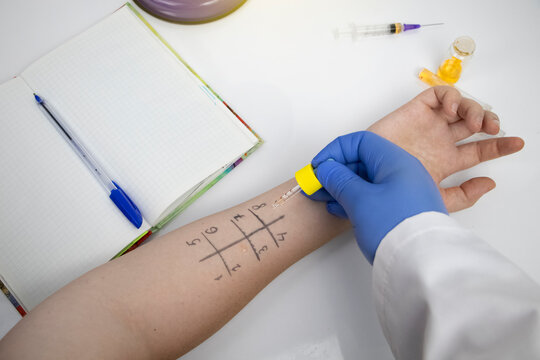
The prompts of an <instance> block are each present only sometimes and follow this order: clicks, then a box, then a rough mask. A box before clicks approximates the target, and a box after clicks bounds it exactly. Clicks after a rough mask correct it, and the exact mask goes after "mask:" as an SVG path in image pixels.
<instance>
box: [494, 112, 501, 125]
mask: <svg viewBox="0 0 540 360" xmlns="http://www.w3.org/2000/svg"><path fill="white" fill-rule="evenodd" d="M493 121H496V122H498V123H500V122H501V121H500V120H499V117H498V116H497V115H495V114H493Z"/></svg>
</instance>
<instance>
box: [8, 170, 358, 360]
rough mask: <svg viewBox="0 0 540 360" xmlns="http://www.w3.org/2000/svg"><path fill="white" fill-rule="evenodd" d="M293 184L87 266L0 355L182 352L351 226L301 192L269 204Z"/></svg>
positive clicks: (11, 337) (21, 328) (19, 329)
mask: <svg viewBox="0 0 540 360" xmlns="http://www.w3.org/2000/svg"><path fill="white" fill-rule="evenodd" d="M293 185H294V181H292V180H290V181H288V182H286V183H284V184H282V185H280V186H278V187H276V188H274V189H272V190H270V191H268V192H266V193H264V194H262V195H260V196H258V197H256V198H254V199H252V200H250V201H247V202H245V203H243V204H240V205H238V206H236V207H233V208H231V209H228V210H225V211H222V212H220V213H217V214H214V215H211V216H208V217H206V218H203V219H201V220H198V221H195V222H193V223H191V224H189V225H186V226H184V227H182V228H180V229H177V230H175V231H173V232H171V233H168V234H166V235H164V236H162V237H160V238H158V239H155V240H153V241H151V242H150V243H148V244H146V245H144V246H142V247H141V248H139V249H137V250H136V251H133V252H131V253H129V254H127V255H125V256H122V257H121V258H119V259H116V260H114V261H111V262H109V263H107V264H105V265H103V266H101V267H99V268H97V269H95V270H93V271H91V272H89V273H88V274H86V275H84V276H83V277H81V278H79V279H77V280H76V281H74V282H73V283H71V284H69V285H68V286H66V287H65V288H63V289H61V290H60V291H59V292H58V293H56V294H54V295H53V296H51V297H50V298H48V299H47V300H46V301H45V302H44V303H42V304H41V305H40V306H38V307H37V308H36V309H35V310H34V311H33V312H31V313H30V314H29V315H28V316H27V317H26V318H25V319H23V321H21V322H20V323H19V324H18V325H17V326H16V327H15V328H14V329H13V331H12V332H10V333H9V334H8V335H7V336H6V337H5V338H4V340H3V344H2V345H1V346H0V354H2V350H1V348H3V350H4V351H6V352H9V353H10V354H13V356H12V357H17V358H19V359H20V358H24V356H23V354H26V355H27V357H28V358H31V357H34V356H35V355H37V354H39V355H40V357H41V358H44V357H45V356H44V351H43V350H44V349H45V350H46V352H45V354H46V355H48V356H49V357H51V358H59V357H62V355H63V356H65V357H72V356H74V355H75V356H77V357H78V358H81V353H82V354H84V355H87V357H89V358H94V357H100V358H106V357H107V358H111V357H112V358H114V357H121V358H176V357H178V356H180V355H182V354H184V353H185V352H187V351H189V350H190V349H192V348H193V347H195V346H196V345H198V344H199V343H201V342H202V341H204V340H205V339H206V338H208V337H209V336H210V335H212V334H213V333H214V332H215V331H217V330H218V329H219V328H221V327H222V326H223V325H224V324H225V323H226V322H227V321H229V320H230V319H231V318H232V317H233V316H234V315H235V314H236V313H237V312H238V311H240V310H241V309H242V308H243V307H244V306H245V305H246V304H247V303H248V302H249V301H250V300H251V299H252V298H253V297H254V296H255V295H256V294H257V293H258V292H259V291H260V290H261V289H263V288H264V287H265V286H266V285H267V284H268V283H269V282H270V281H272V280H273V279H274V278H275V277H276V276H278V275H279V274H280V273H281V272H282V271H283V270H285V269H286V268H287V267H289V266H290V265H292V264H294V263H295V262H296V261H297V260H299V259H300V258H302V257H304V256H305V255H307V254H309V253H310V252H311V251H313V250H315V249H317V248H319V247H320V246H322V245H323V244H325V243H326V242H327V241H329V240H330V239H332V238H333V237H335V236H336V235H337V234H339V233H340V232H342V231H343V230H345V229H346V228H347V227H348V226H349V224H348V222H347V221H344V220H340V219H338V218H336V217H333V216H331V215H329V214H328V213H327V211H326V209H325V204H324V203H317V202H314V201H311V200H309V199H307V198H305V197H304V196H302V195H297V196H295V197H294V198H291V199H290V200H289V201H287V203H285V204H284V205H283V206H280V207H277V208H273V207H272V204H273V202H274V200H276V199H277V198H279V196H280V195H281V194H282V193H284V192H285V191H287V190H288V189H290V188H291V187H292V186H293ZM23 341H24V346H23ZM12 351H13V352H12Z"/></svg>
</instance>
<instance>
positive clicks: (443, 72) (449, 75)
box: [437, 56, 463, 84]
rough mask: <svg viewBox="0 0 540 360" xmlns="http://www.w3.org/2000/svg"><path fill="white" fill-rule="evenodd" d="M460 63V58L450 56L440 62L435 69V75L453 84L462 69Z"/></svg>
mask: <svg viewBox="0 0 540 360" xmlns="http://www.w3.org/2000/svg"><path fill="white" fill-rule="evenodd" d="M461 63H462V61H461V60H460V59H458V58H456V57H454V56H452V57H451V58H450V59H448V60H445V61H444V62H443V63H442V64H441V66H440V67H439V70H437V76H438V77H439V78H441V79H442V80H444V81H446V82H447V83H450V84H455V83H456V82H457V81H458V80H459V77H460V76H461V70H462V69H463V68H462V66H461Z"/></svg>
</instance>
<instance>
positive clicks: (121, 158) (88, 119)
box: [22, 6, 257, 225]
mask: <svg viewBox="0 0 540 360" xmlns="http://www.w3.org/2000/svg"><path fill="white" fill-rule="evenodd" d="M22 77H23V78H24V79H25V80H26V81H27V82H28V84H29V85H30V87H31V88H33V89H34V90H35V91H36V92H38V93H39V94H40V95H42V96H43V98H44V99H45V100H46V101H49V103H51V104H53V106H54V107H55V108H56V110H57V112H58V113H60V115H61V116H62V117H63V118H64V120H65V121H66V122H68V123H69V124H70V126H71V127H72V128H73V130H74V131H75V132H77V133H78V134H79V136H80V137H81V138H82V140H83V142H85V144H86V145H87V147H88V148H89V150H90V151H91V152H92V153H93V154H94V156H95V157H96V158H97V159H98V160H99V161H100V162H101V163H102V164H103V165H104V167H105V168H106V170H108V172H109V174H110V175H111V177H113V179H115V180H116V181H117V182H118V183H119V184H120V185H121V186H122V187H123V188H124V190H125V191H126V192H127V193H128V194H129V195H130V196H131V197H132V199H133V200H134V202H135V203H136V204H137V205H138V206H139V208H140V209H141V212H142V213H143V216H144V217H145V219H146V220H148V221H149V222H150V223H151V224H153V225H155V224H156V222H157V220H159V217H160V215H162V212H164V210H165V209H166V208H167V207H168V206H169V205H170V204H171V203H172V202H173V201H175V200H176V199H177V198H179V197H180V196H181V195H182V194H184V193H185V192H187V191H188V190H189V189H191V188H192V187H194V186H195V185H196V184H198V183H199V182H201V181H202V180H204V179H205V178H206V177H208V176H210V175H211V174H213V173H214V172H216V171H217V170H219V169H220V168H221V167H223V166H225V165H226V164H228V163H230V162H232V161H235V160H236V159H238V158H239V157H240V156H241V155H242V154H243V153H245V152H246V151H248V150H249V149H250V148H251V147H253V145H254V144H256V142H257V138H256V137H254V136H253V135H252V134H251V133H250V132H249V131H248V130H247V129H246V128H245V127H244V126H243V125H241V123H240V122H239V121H238V120H237V119H235V118H234V117H233V116H232V115H231V114H230V112H227V111H225V110H224V106H223V104H222V103H221V102H220V101H217V100H216V99H215V98H214V99H213V98H211V97H209V96H208V95H207V93H206V92H205V90H204V89H203V88H202V83H200V82H199V81H198V80H197V79H196V78H195V77H194V76H193V74H192V73H191V72H190V71H189V70H188V69H187V68H186V67H185V66H184V65H183V64H182V63H181V62H180V61H179V60H178V59H177V58H176V57H175V56H174V54H173V53H172V52H171V51H170V50H169V49H168V48H167V47H166V46H165V45H164V44H163V43H162V42H161V41H159V39H158V38H157V37H156V36H155V35H154V34H153V33H152V31H151V30H150V29H149V28H148V27H147V26H146V25H144V23H143V22H142V21H141V20H140V19H139V18H138V17H137V16H136V15H135V14H134V13H133V11H132V10H131V9H130V8H129V7H127V6H124V7H122V8H121V9H120V10H118V11H116V12H115V13H114V14H112V15H110V16H109V17H107V18H106V19H104V20H103V21H101V22H99V23H98V24H96V25H95V26H93V27H92V28H90V29H89V30H87V31H85V32H84V33H82V34H81V35H79V36H77V37H75V38H73V39H72V40H71V41H69V42H67V43H65V44H64V45H62V46H60V47H59V48H57V49H56V50H54V51H52V52H51V53H49V54H48V55H46V56H44V57H43V58H41V59H40V60H38V61H37V62H36V63H34V64H33V65H31V66H30V67H29V68H28V69H27V70H26V71H25V72H24V73H23V74H22Z"/></svg>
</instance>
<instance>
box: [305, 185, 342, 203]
mask: <svg viewBox="0 0 540 360" xmlns="http://www.w3.org/2000/svg"><path fill="white" fill-rule="evenodd" d="M302 194H304V195H305V196H307V197H308V198H310V199H311V200H315V201H324V202H327V201H336V200H335V199H334V198H333V197H332V195H330V194H329V193H328V191H326V189H324V188H323V189H320V190H318V191H317V192H315V193H314V194H311V195H307V194H306V193H305V192H303V191H302Z"/></svg>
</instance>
